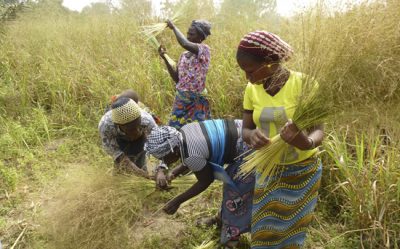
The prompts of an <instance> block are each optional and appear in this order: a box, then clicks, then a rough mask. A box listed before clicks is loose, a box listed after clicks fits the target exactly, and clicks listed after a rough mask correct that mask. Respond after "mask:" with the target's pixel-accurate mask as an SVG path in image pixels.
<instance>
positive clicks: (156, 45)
mask: <svg viewBox="0 0 400 249" xmlns="http://www.w3.org/2000/svg"><path fill="white" fill-rule="evenodd" d="M147 41H148V42H149V43H150V44H151V45H152V46H153V47H154V48H155V49H157V50H158V48H159V47H160V46H161V44H160V43H159V42H158V41H157V38H156V37H155V36H151V37H148V38H147ZM164 57H165V59H166V60H167V61H168V63H169V64H170V65H171V66H173V67H175V65H176V63H175V61H174V60H173V59H172V58H171V57H170V56H169V55H168V54H164Z"/></svg>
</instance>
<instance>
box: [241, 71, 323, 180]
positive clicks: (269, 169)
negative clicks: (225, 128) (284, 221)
mask: <svg viewBox="0 0 400 249" xmlns="http://www.w3.org/2000/svg"><path fill="white" fill-rule="evenodd" d="M324 90H326V89H324V88H323V87H321V86H319V85H318V84H317V83H316V81H314V80H313V78H312V77H309V76H304V78H303V85H302V88H301V93H300V95H299V97H298V103H297V105H296V109H295V112H294V114H293V119H292V120H293V122H294V123H295V124H296V126H297V127H298V128H299V130H307V129H309V128H311V127H313V126H315V125H319V124H323V123H324V122H325V120H326V119H327V117H328V115H329V109H330V108H329V106H330V101H329V100H328V99H327V97H326V92H325V93H324ZM288 148H289V145H288V144H287V143H286V142H285V141H284V140H283V139H282V138H281V136H280V134H277V135H275V136H274V137H272V138H271V143H270V144H269V145H268V146H265V147H263V148H261V149H259V150H255V151H254V152H253V153H251V154H250V155H248V156H246V157H245V158H244V160H245V161H246V162H245V163H244V164H243V165H242V166H241V169H240V171H239V175H248V174H250V173H252V172H254V171H256V172H257V173H259V174H261V176H260V177H259V181H260V182H262V181H264V180H265V179H266V178H267V177H268V176H279V172H280V168H279V165H280V164H281V163H282V162H284V161H285V157H286V152H287V151H288Z"/></svg>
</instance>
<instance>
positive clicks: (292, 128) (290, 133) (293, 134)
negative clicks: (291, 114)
mask: <svg viewBox="0 0 400 249" xmlns="http://www.w3.org/2000/svg"><path fill="white" fill-rule="evenodd" d="M280 135H281V138H282V139H283V140H284V141H285V142H286V143H288V144H290V145H292V146H294V147H296V148H298V149H300V150H308V149H310V147H312V145H311V144H310V140H309V138H308V136H307V134H305V133H304V132H303V131H301V130H299V128H298V127H297V126H296V124H295V123H293V121H292V120H291V119H289V120H288V121H287V122H286V124H285V125H284V126H283V127H282V129H281V130H280Z"/></svg>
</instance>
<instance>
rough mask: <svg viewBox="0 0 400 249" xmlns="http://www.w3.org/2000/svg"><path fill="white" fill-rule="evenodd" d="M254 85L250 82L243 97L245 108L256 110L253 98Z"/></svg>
mask: <svg viewBox="0 0 400 249" xmlns="http://www.w3.org/2000/svg"><path fill="white" fill-rule="evenodd" d="M252 99H253V98H252V85H251V83H248V84H247V86H246V89H245V91H244V98H243V109H244V110H250V111H252V110H254V106H253V100H252Z"/></svg>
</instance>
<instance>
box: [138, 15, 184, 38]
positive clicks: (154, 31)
mask: <svg viewBox="0 0 400 249" xmlns="http://www.w3.org/2000/svg"><path fill="white" fill-rule="evenodd" d="M182 11H183V10H182V9H179V10H178V11H177V12H176V13H175V14H174V16H173V17H172V18H171V19H170V20H171V21H172V22H173V23H177V22H179V17H180V16H181V15H182ZM167 27H168V26H167V23H166V22H159V23H155V24H152V25H145V26H142V29H143V31H142V33H143V34H144V35H145V36H146V37H148V38H150V37H156V36H157V35H159V34H161V33H162V32H163V31H164V29H166V28H167Z"/></svg>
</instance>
